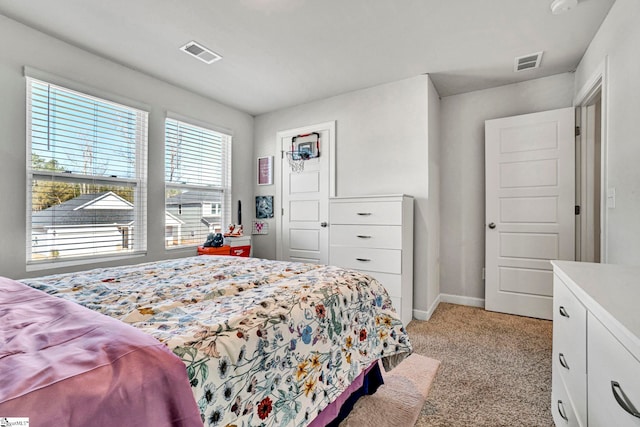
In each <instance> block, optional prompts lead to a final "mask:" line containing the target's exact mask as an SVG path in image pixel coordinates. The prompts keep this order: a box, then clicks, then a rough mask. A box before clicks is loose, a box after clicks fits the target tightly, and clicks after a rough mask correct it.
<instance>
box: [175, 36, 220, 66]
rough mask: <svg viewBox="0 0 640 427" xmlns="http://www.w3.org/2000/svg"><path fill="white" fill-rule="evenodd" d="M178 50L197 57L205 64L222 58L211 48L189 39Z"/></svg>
mask: <svg viewBox="0 0 640 427" xmlns="http://www.w3.org/2000/svg"><path fill="white" fill-rule="evenodd" d="M180 50H182V51H183V52H186V53H188V54H189V55H191V56H194V57H196V58H198V59H199V60H200V61H202V62H204V63H206V64H211V63H213V62H216V61H219V60H220V59H222V56H220V55H218V54H217V53H215V52H214V51H212V50H211V49H207V48H206V47H204V46H202V45H201V44H200V43H198V42H195V41H190V42H189V43H187V44H185V45H184V46H182V47H181V48H180Z"/></svg>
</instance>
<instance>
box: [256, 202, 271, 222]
mask: <svg viewBox="0 0 640 427" xmlns="http://www.w3.org/2000/svg"><path fill="white" fill-rule="evenodd" d="M256 218H258V219H264V218H273V196H256Z"/></svg>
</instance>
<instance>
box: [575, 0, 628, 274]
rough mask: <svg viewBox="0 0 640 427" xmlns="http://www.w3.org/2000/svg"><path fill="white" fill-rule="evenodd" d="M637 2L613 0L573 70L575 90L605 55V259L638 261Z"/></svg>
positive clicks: (623, 261)
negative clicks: (609, 198) (609, 200)
mask: <svg viewBox="0 0 640 427" xmlns="http://www.w3.org/2000/svg"><path fill="white" fill-rule="evenodd" d="M639 23H640V2H639V1H638V0H617V1H616V2H615V3H614V5H613V7H612V8H611V10H610V11H609V14H608V15H607V17H606V19H605V20H604V22H603V23H602V25H601V26H600V29H599V30H598V32H597V33H596V36H595V37H594V39H593V40H592V42H591V44H590V45H589V48H588V49H587V51H586V52H585V54H584V56H583V58H582V60H581V61H580V64H579V66H578V68H577V70H576V79H575V92H576V94H578V93H579V92H580V91H581V89H582V88H583V86H585V84H586V83H587V82H588V81H589V79H590V78H591V76H592V75H593V74H594V73H595V72H596V70H597V69H598V67H599V66H600V64H602V63H603V62H604V61H605V58H606V62H607V64H608V67H607V93H606V99H605V103H606V106H605V108H606V112H605V115H606V126H607V127H606V129H607V130H606V132H607V133H606V140H607V146H608V152H607V164H606V171H607V172H606V173H607V176H606V179H607V187H608V188H615V192H616V201H615V208H613V209H611V208H610V209H608V210H607V224H606V227H607V241H606V245H607V262H609V263H614V264H632V265H640V220H639V219H638V218H640V167H638V162H639V161H640V138H639V136H638V135H639V134H640V133H639V132H638V120H639V118H640V54H639V53H640V50H639V49H638V42H639V41H640V24H639Z"/></svg>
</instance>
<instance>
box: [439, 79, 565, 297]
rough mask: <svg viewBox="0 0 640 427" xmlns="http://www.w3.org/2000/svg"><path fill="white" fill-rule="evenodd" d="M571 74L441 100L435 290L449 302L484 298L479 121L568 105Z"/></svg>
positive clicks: (481, 164)
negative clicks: (437, 279) (437, 286)
mask: <svg viewBox="0 0 640 427" xmlns="http://www.w3.org/2000/svg"><path fill="white" fill-rule="evenodd" d="M573 78H574V76H573V74H572V73H565V74H558V75H555V76H551V77H546V78H542V79H537V80H530V81H527V82H523V83H517V84H511V85H506V86H501V87H497V88H493V89H486V90H481V91H475V92H469V93H465V94H461V95H454V96H448V97H445V98H442V100H441V102H440V105H441V107H442V108H441V129H440V132H441V138H442V139H441V143H440V147H441V153H440V159H441V162H440V182H441V186H440V207H441V211H440V218H441V219H440V225H441V228H440V242H441V244H440V259H441V266H440V291H441V293H442V294H446V295H454V296H456V298H455V299H453V301H454V302H459V303H467V304H477V305H482V304H483V300H484V281H483V280H482V268H483V267H484V233H485V230H484V220H485V218H484V216H485V209H484V208H485V203H484V198H485V194H484V121H485V120H488V119H495V118H500V117H508V116H515V115H518V114H526V113H534V112H537V111H544V110H552V109H556V108H563V107H570V106H571V105H572V98H573ZM450 301H451V300H450Z"/></svg>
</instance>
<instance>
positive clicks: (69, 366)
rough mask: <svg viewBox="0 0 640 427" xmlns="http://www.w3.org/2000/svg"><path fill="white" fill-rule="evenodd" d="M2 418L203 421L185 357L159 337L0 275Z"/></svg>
mask: <svg viewBox="0 0 640 427" xmlns="http://www.w3.org/2000/svg"><path fill="white" fill-rule="evenodd" d="M0 417H28V418H29V420H30V425H32V426H44V425H51V426H54V425H55V426H114V425H118V426H200V427H201V426H202V421H201V418H200V414H199V410H198V407H197V405H196V402H195V401H194V398H193V393H192V392H191V387H190V385H189V382H188V379H187V375H186V372H185V365H184V363H183V362H182V361H181V360H180V359H179V358H178V357H176V356H175V355H174V354H173V353H172V352H171V351H169V350H168V349H167V348H166V347H165V346H164V345H163V344H161V343H160V342H159V341H157V340H156V339H154V338H153V337H151V336H149V335H146V334H144V333H143V332H140V331H138V330H136V329H135V328H133V327H131V326H129V325H126V324H124V323H122V322H120V321H118V320H115V319H112V318H109V317H107V316H103V315H102V314H99V313H96V312H93V311H91V310H88V309H86V308H84V307H82V306H80V305H77V304H74V303H72V302H69V301H65V300H63V299H61V298H56V297H53V296H50V295H47V294H45V293H43V292H40V291H38V290H35V289H32V288H30V287H28V286H26V285H23V284H21V283H18V282H15V281H13V280H9V279H6V278H0Z"/></svg>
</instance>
